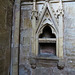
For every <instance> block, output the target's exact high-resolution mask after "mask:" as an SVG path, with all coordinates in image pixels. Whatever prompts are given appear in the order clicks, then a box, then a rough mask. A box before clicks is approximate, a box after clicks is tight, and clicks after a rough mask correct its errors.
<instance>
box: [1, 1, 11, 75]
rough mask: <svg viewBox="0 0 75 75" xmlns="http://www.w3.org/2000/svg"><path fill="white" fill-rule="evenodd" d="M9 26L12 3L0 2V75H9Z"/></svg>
mask: <svg viewBox="0 0 75 75" xmlns="http://www.w3.org/2000/svg"><path fill="white" fill-rule="evenodd" d="M11 26H12V3H11V2H10V1H9V0H0V75H8V74H9V68H10V39H11Z"/></svg>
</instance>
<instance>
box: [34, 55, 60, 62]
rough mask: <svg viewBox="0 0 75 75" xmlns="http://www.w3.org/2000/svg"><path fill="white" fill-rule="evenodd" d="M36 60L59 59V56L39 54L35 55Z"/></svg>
mask: <svg viewBox="0 0 75 75" xmlns="http://www.w3.org/2000/svg"><path fill="white" fill-rule="evenodd" d="M35 59H36V60H52V61H59V58H58V57H56V56H51V57H43V56H37V57H35Z"/></svg>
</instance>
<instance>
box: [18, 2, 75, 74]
mask: <svg viewBox="0 0 75 75" xmlns="http://www.w3.org/2000/svg"><path fill="white" fill-rule="evenodd" d="M57 5H58V3H55V4H54V5H53V6H57ZM31 7H32V5H23V6H21V27H20V28H21V32H20V62H19V65H20V67H19V74H20V75H24V74H26V75H74V74H75V17H74V16H75V2H63V9H64V62H65V67H64V69H62V70H60V69H58V68H57V64H56V62H51V61H50V60H45V61H44V60H39V61H38V62H37V67H36V69H31V67H30V62H29V59H28V58H29V56H31V39H30V38H31V33H30V32H31V29H32V27H31V11H32V8H31ZM39 8H40V9H41V7H40V5H39ZM28 73H29V74H28Z"/></svg>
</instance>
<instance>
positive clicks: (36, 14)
mask: <svg viewBox="0 0 75 75" xmlns="http://www.w3.org/2000/svg"><path fill="white" fill-rule="evenodd" d="M37 16H38V11H37V10H32V18H33V17H36V18H37Z"/></svg>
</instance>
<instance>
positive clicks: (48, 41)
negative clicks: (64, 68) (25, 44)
mask: <svg viewBox="0 0 75 75" xmlns="http://www.w3.org/2000/svg"><path fill="white" fill-rule="evenodd" d="M39 55H40V56H56V36H55V34H53V33H52V30H51V28H50V26H49V25H47V26H45V27H44V29H43V32H42V34H40V35H39Z"/></svg>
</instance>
